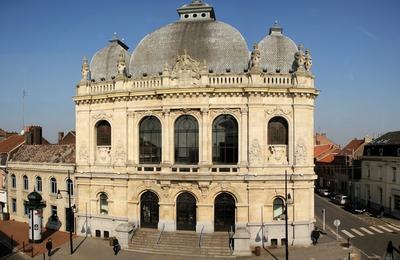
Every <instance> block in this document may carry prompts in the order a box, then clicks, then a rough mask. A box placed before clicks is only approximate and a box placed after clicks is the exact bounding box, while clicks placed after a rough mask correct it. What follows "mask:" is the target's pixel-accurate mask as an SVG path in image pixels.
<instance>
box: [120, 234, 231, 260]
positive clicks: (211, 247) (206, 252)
mask: <svg viewBox="0 0 400 260" xmlns="http://www.w3.org/2000/svg"><path fill="white" fill-rule="evenodd" d="M159 235H160V231H158V230H154V229H140V230H138V231H137V232H136V234H135V235H134V236H133V238H132V241H131V243H130V244H129V247H128V249H127V250H129V251H135V252H142V253H151V254H163V255H190V256H203V257H225V258H234V256H232V252H231V250H230V249H229V245H228V239H229V237H228V233H227V232H223V233H212V234H203V237H202V242H201V247H199V238H200V234H199V233H195V232H187V231H177V232H163V233H162V235H161V238H160V241H159V243H158V244H157V240H158V237H159Z"/></svg>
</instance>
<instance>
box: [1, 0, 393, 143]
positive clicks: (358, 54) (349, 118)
mask: <svg viewBox="0 0 400 260" xmlns="http://www.w3.org/2000/svg"><path fill="white" fill-rule="evenodd" d="M189 1H190V0H179V1H178V0H153V1H128V0H126V1H122V0H113V1H105V0H85V1H84V0H81V1H78V0H70V1H54V0H41V1H29V0H14V1H12V0H5V1H1V2H0V34H1V36H0V39H1V40H0V93H1V102H0V111H1V112H0V128H3V129H6V130H13V131H20V129H21V127H22V90H23V89H25V90H26V93H27V96H26V98H25V100H26V101H25V107H26V110H25V122H26V124H33V125H41V126H43V128H44V129H43V132H44V136H45V137H46V138H47V139H49V140H50V141H55V140H56V138H57V132H58V131H68V130H70V129H74V128H75V115H74V104H73V102H72V97H73V96H74V91H75V85H76V83H77V82H78V81H79V79H80V69H81V60H82V57H83V56H84V55H86V56H88V58H89V59H91V57H92V55H93V54H94V53H95V52H96V51H97V50H98V49H100V48H103V47H104V46H106V45H107V43H108V40H109V39H110V38H111V37H112V34H113V33H114V32H117V33H118V35H119V36H120V37H121V38H124V40H125V42H126V43H127V45H128V46H129V47H130V51H133V50H134V48H135V46H136V45H137V43H138V42H139V41H140V40H141V39H142V38H143V37H144V36H145V35H146V34H148V33H150V32H152V31H153V30H155V29H157V28H159V27H161V26H163V25H165V24H168V23H170V22H173V21H175V20H177V19H178V15H177V13H176V8H178V7H179V6H181V5H183V4H185V3H187V2H189ZM208 3H209V4H211V5H213V6H214V8H215V12H216V16H217V19H218V20H221V21H224V22H226V23H229V24H231V25H232V26H234V27H236V28H237V29H238V30H239V31H240V32H241V33H242V35H243V36H244V37H245V39H246V40H247V43H248V45H249V48H250V46H252V44H253V43H254V42H258V41H260V40H261V39H262V38H263V37H265V36H266V34H267V32H268V28H269V27H270V26H271V25H272V24H273V22H274V21H275V20H278V21H279V23H280V24H281V25H282V27H283V28H284V34H285V35H287V36H289V37H290V38H292V39H293V40H294V41H295V42H296V43H301V44H303V45H305V47H307V48H310V49H311V53H312V57H313V73H314V74H315V75H316V86H317V88H318V89H320V91H321V93H320V96H319V97H318V99H317V102H316V113H315V129H316V131H320V132H326V133H327V134H328V136H330V137H331V139H333V140H334V141H336V142H337V143H339V144H345V143H346V142H348V141H349V140H350V139H352V138H354V137H363V136H365V135H372V136H373V135H375V136H376V135H379V134H383V133H385V132H387V131H394V130H400V115H399V103H400V102H398V101H399V98H400V80H399V78H398V77H397V76H398V75H399V74H400V72H399V61H400V50H399V47H400V29H399V28H400V15H399V14H398V12H399V11H400V1H398V0H380V1H375V0H352V1H349V0H336V1H321V0H305V1H291V0H287V1H266V0H247V1H241V0H231V1H227V0H209V1H208Z"/></svg>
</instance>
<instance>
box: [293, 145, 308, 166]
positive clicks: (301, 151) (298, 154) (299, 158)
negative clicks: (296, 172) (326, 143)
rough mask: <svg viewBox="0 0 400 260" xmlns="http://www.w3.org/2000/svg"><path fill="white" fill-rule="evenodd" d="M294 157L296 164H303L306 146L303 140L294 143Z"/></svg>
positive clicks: (305, 157)
mask: <svg viewBox="0 0 400 260" xmlns="http://www.w3.org/2000/svg"><path fill="white" fill-rule="evenodd" d="M294 156H295V159H296V164H298V165H299V164H300V165H301V164H305V163H306V161H307V147H306V145H305V144H304V141H303V140H300V141H299V143H298V144H297V145H296V150H295V154H294Z"/></svg>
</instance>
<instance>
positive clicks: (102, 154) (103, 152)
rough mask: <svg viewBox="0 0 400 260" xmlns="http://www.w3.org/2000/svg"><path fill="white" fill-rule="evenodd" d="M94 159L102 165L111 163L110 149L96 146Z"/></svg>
mask: <svg viewBox="0 0 400 260" xmlns="http://www.w3.org/2000/svg"><path fill="white" fill-rule="evenodd" d="M96 158H97V161H98V162H99V163H104V164H108V163H110V162H111V147H110V146H98V147H97V156H96Z"/></svg>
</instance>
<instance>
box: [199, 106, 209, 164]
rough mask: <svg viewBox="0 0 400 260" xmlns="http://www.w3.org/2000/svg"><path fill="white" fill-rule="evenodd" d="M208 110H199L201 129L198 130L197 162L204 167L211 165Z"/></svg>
mask: <svg viewBox="0 0 400 260" xmlns="http://www.w3.org/2000/svg"><path fill="white" fill-rule="evenodd" d="M208 112H209V110H208V108H202V109H201V128H200V130H201V131H200V135H201V136H200V138H199V150H200V153H199V161H200V165H202V166H206V165H210V164H211V150H210V149H211V142H212V141H211V140H210V138H209V137H210V133H209V129H210V127H209V117H208Z"/></svg>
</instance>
